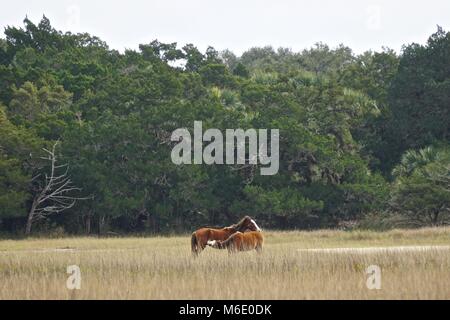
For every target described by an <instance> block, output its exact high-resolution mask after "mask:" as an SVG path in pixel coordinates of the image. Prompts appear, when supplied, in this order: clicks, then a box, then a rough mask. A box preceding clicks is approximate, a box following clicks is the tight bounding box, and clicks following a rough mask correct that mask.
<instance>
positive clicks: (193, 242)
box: [191, 232, 198, 255]
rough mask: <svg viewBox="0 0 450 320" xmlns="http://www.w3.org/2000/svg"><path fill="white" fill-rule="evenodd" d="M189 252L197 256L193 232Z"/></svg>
mask: <svg viewBox="0 0 450 320" xmlns="http://www.w3.org/2000/svg"><path fill="white" fill-rule="evenodd" d="M191 251H192V254H194V255H197V254H198V242H197V235H196V234H195V232H193V233H192V236H191Z"/></svg>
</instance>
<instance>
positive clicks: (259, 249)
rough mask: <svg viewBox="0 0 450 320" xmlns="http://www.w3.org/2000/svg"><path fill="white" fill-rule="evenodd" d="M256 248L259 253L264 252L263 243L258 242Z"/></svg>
mask: <svg viewBox="0 0 450 320" xmlns="http://www.w3.org/2000/svg"><path fill="white" fill-rule="evenodd" d="M255 250H256V252H258V253H262V245H261V244H257V245H256V248H255Z"/></svg>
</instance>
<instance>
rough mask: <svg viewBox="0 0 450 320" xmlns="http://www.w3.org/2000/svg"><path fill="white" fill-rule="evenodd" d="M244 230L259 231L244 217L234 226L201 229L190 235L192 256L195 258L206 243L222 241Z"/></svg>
mask: <svg viewBox="0 0 450 320" xmlns="http://www.w3.org/2000/svg"><path fill="white" fill-rule="evenodd" d="M246 230H250V231H256V230H261V229H259V227H258V225H257V224H256V222H255V221H254V220H253V219H252V218H250V217H249V216H245V217H244V218H242V220H241V221H239V222H238V223H236V224H233V225H231V226H229V227H225V228H222V229H219V228H209V227H203V228H200V229H198V230H196V231H195V232H193V233H192V237H191V250H192V254H193V255H194V256H197V255H198V254H199V253H200V252H202V251H203V249H205V248H206V245H207V242H208V241H211V240H219V241H224V240H226V239H228V238H229V237H230V236H231V235H232V234H233V233H235V232H244V231H246Z"/></svg>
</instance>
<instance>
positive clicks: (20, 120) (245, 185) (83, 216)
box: [0, 17, 450, 234]
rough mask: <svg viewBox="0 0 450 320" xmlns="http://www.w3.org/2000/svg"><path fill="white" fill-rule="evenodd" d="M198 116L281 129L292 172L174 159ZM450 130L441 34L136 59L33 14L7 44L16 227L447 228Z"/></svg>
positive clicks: (11, 218)
mask: <svg viewBox="0 0 450 320" xmlns="http://www.w3.org/2000/svg"><path fill="white" fill-rule="evenodd" d="M195 120H201V121H203V127H204V130H205V129H208V128H218V129H221V130H225V129H227V128H242V129H249V128H269V129H270V128H277V129H279V130H280V169H279V172H278V174H277V175H275V176H261V175H259V168H258V166H259V165H248V164H247V165H202V166H199V165H175V164H173V163H172V161H171V160H170V153H171V150H172V148H173V146H174V142H173V141H171V139H170V137H171V133H172V132H173V131H174V130H175V129H177V128H183V127H186V128H190V129H192V127H193V123H194V121H195ZM449 124H450V33H448V32H445V31H444V30H442V29H441V28H438V30H437V31H436V32H435V33H434V34H432V35H431V36H430V37H429V39H428V41H427V43H426V44H424V45H419V44H410V45H407V46H404V48H403V50H402V52H401V53H400V54H397V53H396V52H394V51H393V50H390V49H387V48H386V49H383V50H382V51H381V52H372V51H368V52H365V53H363V54H359V55H357V54H354V53H353V52H352V50H351V49H350V48H348V47H345V46H343V45H341V46H339V47H337V48H330V47H328V46H327V45H326V44H322V43H318V44H317V45H315V46H314V47H312V48H310V49H306V50H303V51H302V52H293V51H291V50H289V49H286V48H279V49H277V50H275V49H273V48H272V47H263V48H251V49H249V50H248V51H246V52H244V53H243V54H242V55H241V56H236V55H235V54H233V53H232V52H231V51H229V50H225V51H221V52H218V51H217V50H215V49H214V48H212V47H209V48H208V49H207V50H206V51H205V52H201V51H200V50H199V49H198V48H196V47H195V46H194V45H193V44H186V45H184V46H182V47H181V46H179V45H177V43H161V42H159V41H157V40H154V41H153V42H151V43H149V44H141V45H140V46H139V49H138V50H125V51H124V52H123V53H121V52H119V51H116V50H112V49H110V48H109V47H108V45H107V44H106V43H105V42H103V41H101V40H100V39H99V38H97V37H95V36H91V35H89V34H85V33H83V34H73V33H70V32H66V33H62V32H61V31H58V30H55V29H54V28H53V27H52V26H51V24H50V21H49V20H48V19H47V18H46V17H43V18H42V20H41V21H40V22H39V23H38V24H35V23H33V22H32V21H30V20H28V19H25V20H24V25H23V26H22V27H7V28H6V29H5V31H4V37H3V38H0V231H1V232H3V233H8V234H23V233H26V234H29V233H32V232H42V233H51V232H55V230H57V231H58V230H59V231H61V232H65V233H71V234H90V233H100V234H105V233H108V232H116V233H136V232H147V233H164V232H182V231H188V230H192V229H194V228H196V227H198V226H200V225H226V224H230V223H232V222H235V221H236V220H237V219H238V218H240V217H242V216H243V215H246V214H248V215H251V216H252V217H254V218H255V219H257V220H258V221H259V222H260V224H261V225H262V226H264V227H265V228H279V229H292V228H303V229H311V228H333V227H337V226H343V225H346V224H355V223H356V224H358V225H361V226H364V225H367V226H369V227H375V226H378V225H379V224H383V223H384V224H387V225H389V226H391V225H399V226H400V225H405V226H423V225H443V224H447V223H449V221H450V219H449V218H450V147H449V139H450V129H449V127H450V125H449ZM58 183H59V184H58ZM59 186H60V187H61V188H62V189H61V188H58V187H59ZM72 200H73V201H72ZM64 204H65V206H64ZM386 221H387V222H386Z"/></svg>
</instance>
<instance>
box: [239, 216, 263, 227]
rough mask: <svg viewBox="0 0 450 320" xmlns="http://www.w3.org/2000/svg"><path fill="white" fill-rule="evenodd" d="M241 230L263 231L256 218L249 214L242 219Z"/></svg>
mask: <svg viewBox="0 0 450 320" xmlns="http://www.w3.org/2000/svg"><path fill="white" fill-rule="evenodd" d="M241 226H242V227H241V230H243V231H246V230H250V231H261V228H260V227H259V226H258V225H257V224H256V222H255V220H253V219H252V218H250V217H249V216H245V217H244V219H243V220H242V225H241Z"/></svg>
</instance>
